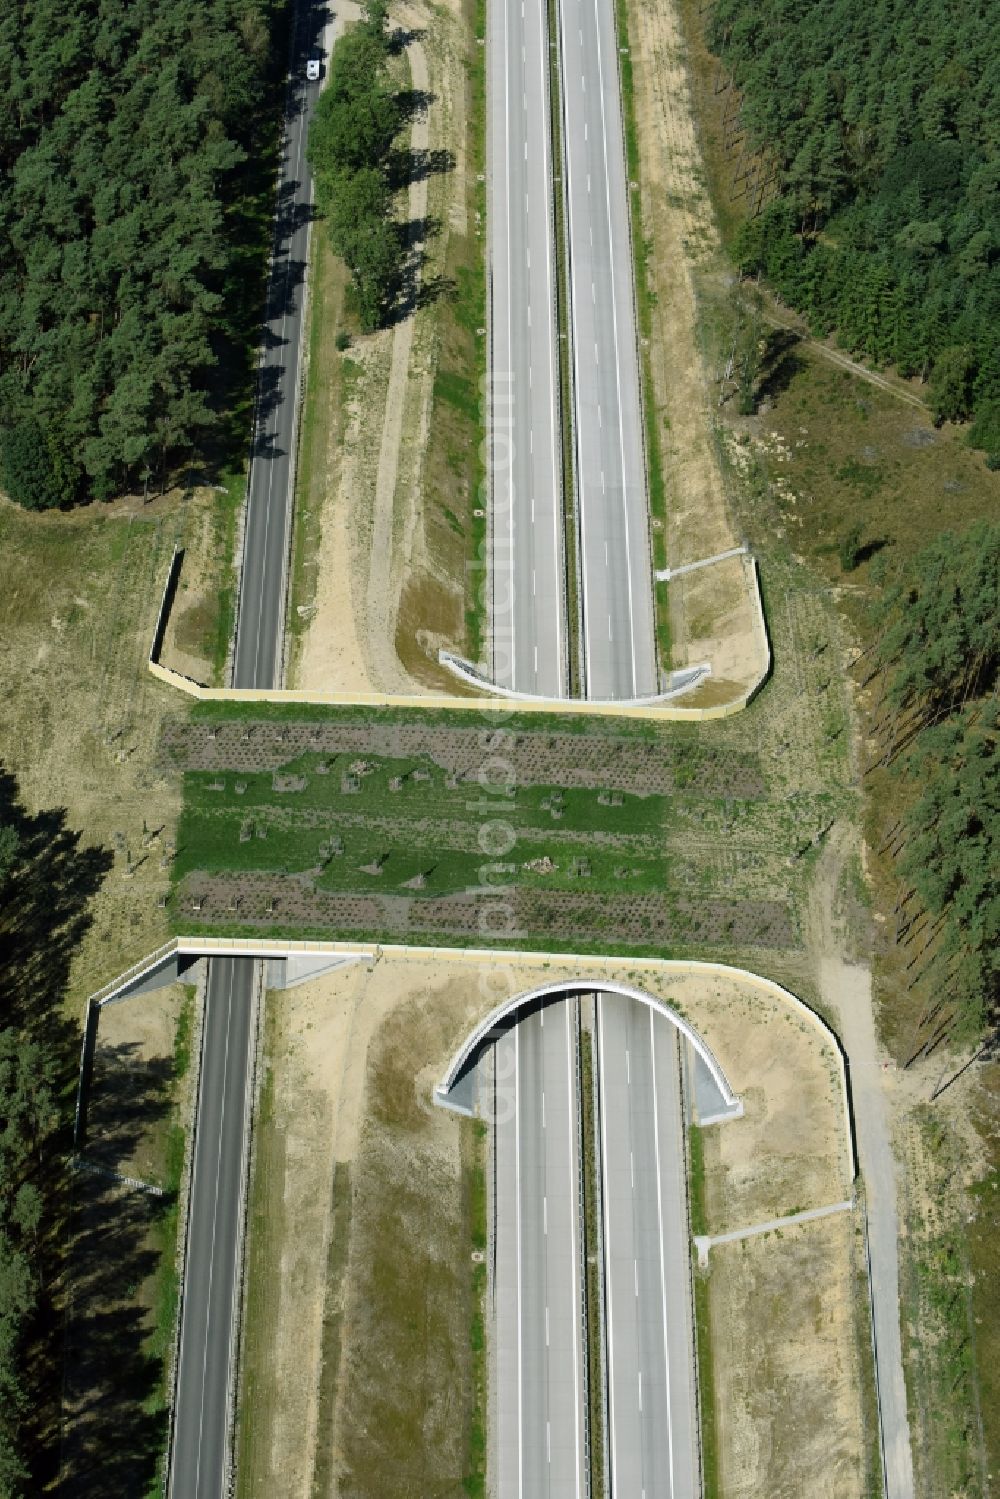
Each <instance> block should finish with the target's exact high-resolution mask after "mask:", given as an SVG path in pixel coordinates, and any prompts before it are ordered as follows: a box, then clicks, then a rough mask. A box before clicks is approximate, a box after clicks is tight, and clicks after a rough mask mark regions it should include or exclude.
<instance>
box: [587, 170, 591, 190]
mask: <svg viewBox="0 0 1000 1499" xmlns="http://www.w3.org/2000/svg"><path fill="white" fill-rule="evenodd" d="M587 191H588V193H589V192H590V173H589V172H588V173H587Z"/></svg>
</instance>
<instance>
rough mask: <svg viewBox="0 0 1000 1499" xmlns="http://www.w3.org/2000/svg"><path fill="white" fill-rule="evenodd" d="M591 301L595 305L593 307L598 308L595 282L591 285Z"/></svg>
mask: <svg viewBox="0 0 1000 1499" xmlns="http://www.w3.org/2000/svg"><path fill="white" fill-rule="evenodd" d="M590 300H591V302H592V303H593V305H594V306H595V307H596V306H597V287H596V286H595V285H594V283H593V281H592V282H591V283H590Z"/></svg>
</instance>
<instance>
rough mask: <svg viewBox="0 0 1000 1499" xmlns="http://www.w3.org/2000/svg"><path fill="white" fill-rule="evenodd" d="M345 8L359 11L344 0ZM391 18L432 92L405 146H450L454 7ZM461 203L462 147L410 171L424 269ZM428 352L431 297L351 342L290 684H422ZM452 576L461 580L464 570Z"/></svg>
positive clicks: (429, 268) (407, 688)
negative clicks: (410, 641)
mask: <svg viewBox="0 0 1000 1499" xmlns="http://www.w3.org/2000/svg"><path fill="white" fill-rule="evenodd" d="M344 14H345V17H346V18H351V17H352V16H353V15H355V14H357V7H356V6H355V5H354V4H353V0H350V3H349V4H348V6H346V7H345V10H344ZM394 18H395V19H396V20H397V21H398V22H399V23H400V24H401V25H403V26H404V27H406V28H408V29H409V31H410V41H409V44H408V46H407V57H408V59H409V64H410V73H411V83H412V87H413V88H414V89H418V90H423V91H425V92H429V93H431V94H432V99H431V103H430V105H429V108H428V109H427V111H426V112H425V113H422V114H419V115H417V116H416V118H415V119H414V121H413V124H412V127H411V136H410V144H411V148H412V150H413V151H414V152H415V153H419V152H424V151H427V150H429V149H430V150H433V149H435V148H437V147H438V146H444V145H448V146H450V147H453V146H454V142H455V141H459V140H462V139H464V129H463V128H462V120H461V112H460V111H461V98H462V91H461V88H460V87H459V86H458V84H457V81H456V77H455V68H456V60H455V56H454V49H455V36H454V32H455V30H456V28H457V26H458V24H459V23H458V18H457V14H455V13H454V12H453V10H452V8H451V7H443V8H442V9H441V10H440V11H435V13H434V14H433V16H432V15H431V14H430V12H429V11H428V10H427V9H426V8H425V7H423V6H413V7H408V8H405V9H402V10H400V11H399V12H398V13H394ZM431 28H433V29H432V30H431ZM463 202H464V161H463V159H462V156H461V155H460V154H459V155H458V160H457V162H456V168H455V170H454V171H452V172H448V173H444V174H439V175H438V176H436V177H429V176H428V175H427V174H418V175H417V178H416V180H415V181H412V182H411V183H410V185H409V189H408V195H407V200H406V204H405V213H406V218H407V220H408V221H409V222H411V223H415V224H422V223H424V222H426V221H427V217H428V210H429V208H430V209H431V210H432V211H433V212H432V217H434V218H436V219H437V222H438V226H439V227H438V232H437V233H436V234H435V235H434V237H433V238H432V239H430V240H428V241H427V242H426V243H422V242H421V241H419V240H418V239H416V238H414V239H413V240H412V242H411V249H412V251H413V253H414V254H418V253H420V252H421V251H423V252H425V253H426V256H427V263H426V265H425V267H424V271H423V275H424V277H425V279H426V278H428V277H430V276H432V275H433V274H434V273H435V272H436V271H437V270H438V269H439V268H440V267H441V266H442V265H443V264H444V259H445V255H446V252H447V236H448V233H449V231H450V229H451V228H453V227H457V228H458V229H459V230H461V229H463V228H464V224H463V222H462V217H463V215H462V212H461V204H462V203H463ZM455 205H458V217H457V218H456V206H455ZM319 232H322V230H320V231H319ZM435 352H436V351H435V340H434V330H433V309H432V308H423V309H419V310H417V311H415V312H411V313H410V314H408V315H407V316H405V317H403V318H401V319H400V320H399V321H398V322H397V323H396V325H395V326H394V328H392V329H391V330H386V331H384V332H381V333H378V334H375V335H373V336H371V337H369V338H365V339H363V340H361V341H360V342H359V343H358V344H357V345H356V346H355V347H354V348H353V349H352V350H351V354H350V358H351V360H352V361H353V363H354V364H355V365H356V366H357V373H356V376H355V379H354V383H353V390H352V395H351V399H350V405H349V409H348V413H347V429H346V433H345V436H344V442H343V445H342V448H341V450H340V451H339V452H332V451H331V452H330V453H329V455H328V465H327V467H328V473H329V476H330V493H329V498H328V501H327V505H326V510H325V514H324V517H323V523H322V540H321V544H320V553H319V558H318V564H319V565H318V574H317V586H316V593H315V599H314V604H315V612H314V613H313V615H312V618H311V620H310V622H309V625H308V627H307V629H306V630H305V631H304V634H303V637H302V640H301V644H300V648H299V652H298V655H297V661H296V667H295V672H294V676H295V680H294V683H293V684H292V685H294V686H296V687H315V688H321V689H322V688H325V689H328V690H340V691H351V690H358V691H366V690H373V689H374V690H378V691H386V692H412V691H414V690H417V691H419V690H420V689H419V685H417V684H415V683H414V681H413V679H412V678H411V677H410V676H409V675H408V674H407V672H406V671H405V670H404V668H403V666H402V665H401V663H400V661H399V658H398V656H397V653H396V648H395V639H396V628H397V619H398V613H399V604H400V596H401V593H402V588H403V583H404V580H405V578H406V577H407V575H408V574H409V573H411V572H412V571H413V570H414V569H416V568H418V567H421V566H425V567H426V566H427V565H428V559H427V556H426V548H424V546H423V544H422V523H421V508H422V491H421V454H422V451H423V448H424V446H425V444H426V437H427V431H428V428H429V423H430V404H431V396H432V390H433V373H434V360H435ZM331 426H333V424H332V423H331ZM457 586H459V588H461V586H462V581H461V580H458V585H457Z"/></svg>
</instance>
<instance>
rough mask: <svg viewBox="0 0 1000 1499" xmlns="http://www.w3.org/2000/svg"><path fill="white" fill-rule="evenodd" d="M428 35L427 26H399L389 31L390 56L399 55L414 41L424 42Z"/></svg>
mask: <svg viewBox="0 0 1000 1499" xmlns="http://www.w3.org/2000/svg"><path fill="white" fill-rule="evenodd" d="M426 35H427V28H426V26H413V27H405V26H397V27H396V29H395V30H394V31H391V32H390V33H389V37H388V47H389V55H390V57H399V55H400V54H401V53H403V52H405V51H406V49H407V47H409V46H411V45H412V44H413V43H414V42H422V41H423V39H424V37H425V36H426Z"/></svg>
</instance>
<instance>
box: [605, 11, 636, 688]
mask: <svg viewBox="0 0 1000 1499" xmlns="http://www.w3.org/2000/svg"><path fill="white" fill-rule="evenodd" d="M598 3H599V0H594V25H595V29H596V33H597V71H598V75H599V77H600V87H599V88H598V90H597V92H598V95H599V97H600V103H601V136H602V138H603V144H604V202H605V210H606V213H607V218H608V245H609V247H610V246H611V245H612V241H613V238H614V225H613V223H612V219H611V176H610V173H609V171H608V124H607V118H606V114H605V108H604V94H605V84H604V51H603V48H602V47H601V21H600V15H599V13H598ZM615 82H616V84H617V79H616V80H615ZM608 263H609V266H610V269H611V322H612V330H613V333H614V345H615V389H616V390H617V391H621V388H622V381H621V358H620V355H619V343H618V287H617V283H616V280H615V258H614V254H611V255H610V256H609V260H608ZM618 436H619V445H620V450H621V463H622V510H623V512H624V515H625V564H626V571H627V575H628V588H627V589H626V592H627V594H628V633H629V645H630V647H631V652H632V694H631V695H632V696H633V697H635V695H636V664H635V618H634V610H633V605H632V548H631V543H630V538H629V523H628V475H627V472H626V468H625V427H624V423H623V422H622V420H621V406H620V398H619V420H618ZM644 502H645V497H644Z"/></svg>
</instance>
